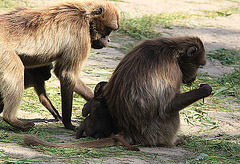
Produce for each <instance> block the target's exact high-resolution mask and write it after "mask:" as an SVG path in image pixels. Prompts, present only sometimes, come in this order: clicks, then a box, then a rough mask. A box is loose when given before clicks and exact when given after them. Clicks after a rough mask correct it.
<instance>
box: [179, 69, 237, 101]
mask: <svg viewBox="0 0 240 164" xmlns="http://www.w3.org/2000/svg"><path fill="white" fill-rule="evenodd" d="M239 77H240V69H237V68H236V69H235V70H234V72H232V73H229V74H224V75H223V76H222V77H220V78H213V77H211V76H209V75H208V74H200V75H199V76H198V77H197V79H196V81H195V82H194V83H193V84H192V85H191V86H187V85H183V86H182V90H183V92H186V91H189V90H192V89H196V88H199V86H200V84H209V85H210V86H211V87H212V88H213V92H212V96H219V95H222V96H232V97H233V98H239V95H240V78H239ZM238 101H239V100H238Z"/></svg>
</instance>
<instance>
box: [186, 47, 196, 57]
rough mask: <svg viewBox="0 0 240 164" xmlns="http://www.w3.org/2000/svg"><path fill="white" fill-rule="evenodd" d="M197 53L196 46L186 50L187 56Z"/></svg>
mask: <svg viewBox="0 0 240 164" xmlns="http://www.w3.org/2000/svg"><path fill="white" fill-rule="evenodd" d="M197 51H198V48H197V47H196V46H192V47H190V48H189V49H188V50H187V56H193V55H194V54H196V52H197Z"/></svg>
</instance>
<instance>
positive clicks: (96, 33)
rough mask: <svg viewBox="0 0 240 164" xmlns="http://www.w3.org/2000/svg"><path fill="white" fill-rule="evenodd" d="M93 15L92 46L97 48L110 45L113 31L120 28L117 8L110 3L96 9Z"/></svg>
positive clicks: (91, 25) (91, 27) (91, 28)
mask: <svg viewBox="0 0 240 164" xmlns="http://www.w3.org/2000/svg"><path fill="white" fill-rule="evenodd" d="M91 15H92V19H91V20H90V35H91V46H92V48H95V49H101V48H103V47H106V46H108V44H109V42H110V37H109V36H110V34H111V32H112V31H113V30H118V29H119V15H118V12H117V10H116V8H114V7H113V6H112V5H110V4H106V7H99V8H97V9H94V10H93V11H92V13H91Z"/></svg>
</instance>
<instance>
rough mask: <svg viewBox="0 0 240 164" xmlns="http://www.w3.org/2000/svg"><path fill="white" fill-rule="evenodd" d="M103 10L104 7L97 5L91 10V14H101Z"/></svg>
mask: <svg viewBox="0 0 240 164" xmlns="http://www.w3.org/2000/svg"><path fill="white" fill-rule="evenodd" d="M103 12H104V9H103V8H102V7H99V8H97V9H95V10H93V11H92V15H101V14H102V13H103Z"/></svg>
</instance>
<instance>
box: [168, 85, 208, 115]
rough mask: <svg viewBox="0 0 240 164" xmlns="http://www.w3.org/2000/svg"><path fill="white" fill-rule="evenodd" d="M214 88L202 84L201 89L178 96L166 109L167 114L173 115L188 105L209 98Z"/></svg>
mask: <svg viewBox="0 0 240 164" xmlns="http://www.w3.org/2000/svg"><path fill="white" fill-rule="evenodd" d="M211 92H212V88H211V86H210V85H208V84H201V85H200V88H198V89H194V90H191V91H189V92H185V93H182V94H177V95H176V96H175V98H174V99H173V100H172V101H171V102H170V103H169V104H170V105H168V106H167V108H166V113H167V114H169V115H171V114H174V113H176V112H178V111H180V110H181V109H183V108H185V107H187V106H188V105H190V104H192V103H194V102H196V101H198V100H200V99H202V98H204V97H207V96H209V95H210V94H211Z"/></svg>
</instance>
